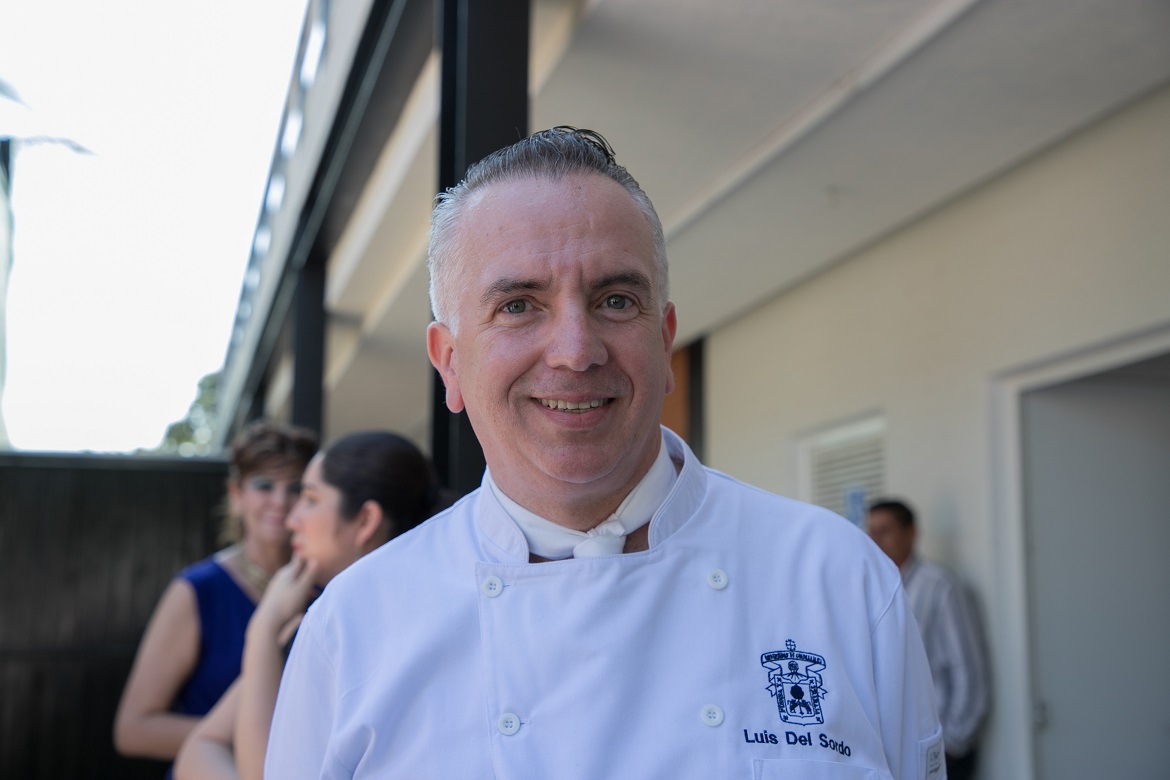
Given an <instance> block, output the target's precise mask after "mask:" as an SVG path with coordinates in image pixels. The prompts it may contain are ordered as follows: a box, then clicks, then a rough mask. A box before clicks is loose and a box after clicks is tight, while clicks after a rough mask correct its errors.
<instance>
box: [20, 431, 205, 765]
mask: <svg viewBox="0 0 1170 780" xmlns="http://www.w3.org/2000/svg"><path fill="white" fill-rule="evenodd" d="M226 474H227V467H226V464H224V463H223V462H222V461H208V460H204V461H191V460H153V459H142V458H130V457H99V456H94V457H86V456H49V455H24V454H20V455H18V454H3V455H0V777H2V778H13V779H14V780H15V779H19V780H41V779H42V778H43V779H44V780H49V779H51V778H62V779H64V778H80V777H95V778H100V777H111V778H114V777H116V778H129V779H130V780H136V779H137V778H161V777H162V774H163V771H164V766H165V765H163V764H161V763H158V762H153V761H143V760H130V759H124V758H121V757H120V756H117V755H116V754H115V752H114V748H113V743H112V736H111V733H112V728H113V716H114V710H115V709H116V707H117V703H118V698H119V697H120V696H121V692H122V686H123V684H124V683H125V680H126V675H127V673H128V672H129V670H130V664H131V662H132V660H133V657H134V652H135V650H136V649H137V646H138V641H139V639H140V638H141V636H142V631H143V629H144V628H145V626H146V622H147V620H148V619H149V617H150V613H151V611H152V610H153V609H154V605H155V603H156V602H157V600H158V597H159V595H160V594H161V593H162V591H163V588H164V587H165V586H166V584H167V582H168V581H169V580H170V579H171V577H173V576H174V574H175V573H176V572H177V571H178V570H179V569H181V568H182V567H183V566H185V565H186V564H188V563H190V562H192V561H195V560H197V559H199V558H201V557H203V556H205V555H207V554H209V553H210V552H211V551H212V550H214V549H215V548H216V537H217V535H218V532H219V525H220V521H219V517H220V506H221V502H222V500H223V495H224V480H225V478H226Z"/></svg>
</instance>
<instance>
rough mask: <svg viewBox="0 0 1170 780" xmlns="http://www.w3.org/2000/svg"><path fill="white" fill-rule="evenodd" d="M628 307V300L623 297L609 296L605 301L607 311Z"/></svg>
mask: <svg viewBox="0 0 1170 780" xmlns="http://www.w3.org/2000/svg"><path fill="white" fill-rule="evenodd" d="M629 305H630V299H629V298H627V297H626V296H624V295H610V296H608V297H607V298H606V299H605V306H606V308H609V309H624V308H626V307H627V306H629Z"/></svg>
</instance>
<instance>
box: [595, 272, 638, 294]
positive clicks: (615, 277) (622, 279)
mask: <svg viewBox="0 0 1170 780" xmlns="http://www.w3.org/2000/svg"><path fill="white" fill-rule="evenodd" d="M590 287H592V288H593V289H594V290H605V289H607V288H610V287H634V288H637V289H638V290H644V291H650V290H653V289H654V288H653V285H651V284H650V277H648V276H646V274H644V273H641V272H639V271H623V272H621V273H617V274H610V275H609V276H603V277H601V278H600V279H597V280H595V281H594V282H592V283H591V284H590Z"/></svg>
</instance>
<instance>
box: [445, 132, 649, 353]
mask: <svg viewBox="0 0 1170 780" xmlns="http://www.w3.org/2000/svg"><path fill="white" fill-rule="evenodd" d="M578 173H596V174H600V175H602V176H606V177H608V178H610V179H613V180H614V181H615V182H617V183H618V184H620V185H621V186H622V187H623V188H624V189H625V190H626V192H628V193H629V194H630V197H632V198H633V199H634V203H636V204H637V206H638V208H639V209H640V210H641V212H642V215H643V216H644V217H645V218H646V223H647V225H648V226H649V228H650V238H651V240H652V241H653V242H654V270H655V274H654V275H655V277H657V278H656V279H655V280H654V287H655V290H654V291H655V294H656V295H658V298H659V306H660V307H661V309H662V310H663V311H665V310H666V304H667V301H668V299H669V298H670V277H669V268H668V266H667V263H666V238H665V237H664V235H663V233H662V221H661V220H660V219H659V218H658V212H656V211H655V210H654V204H653V203H651V202H650V198H649V197H647V195H646V193H645V192H643V191H642V188H641V186H639V185H638V182H637V181H635V180H634V177H633V176H631V175H630V174H629V172H628V171H626V169H625V168H624V167H623V166H621V165H618V164H617V162H616V160H615V159H614V153H613V148H612V147H610V145H609V142H608V141H606V140H605V138H603V137H602V136H601V134H600V133H597V132H594V131H593V130H582V129H578V128H576V127H569V126H568V125H560V126H557V127H554V128H552V129H550V130H543V131H541V132H539V133H535V134H533V135H531V136H529V137H528V138H525V139H523V140H521V141H518V142H516V143H514V144H512V145H511V146H508V147H505V148H503V149H500V150H499V151H497V152H493V153H492V154H490V155H488V156H487V157H485V158H483V159H482V160H480V161H479V162H477V163H476V164H475V165H473V166H471V167H470V168H469V169H468V170H467V175H466V176H465V177H464V179H463V181H461V182H460V183H459V184H457V185H455V186H454V187H451V188H449V189H448V190H447V191H446V192H440V193H439V194H438V195H437V196H436V197H435V206H434V210H433V211H432V213H431V237H430V247H429V248H428V252H427V268H428V270H429V271H430V277H431V284H430V294H431V311H432V312H433V313H434V317H435V320H437V321H438V322H441V323H443V324H444V325H446V326H447V327H448V328H450V329H451V331H452V332H455V331H456V329H457V328H458V326H459V317H458V312H457V311H455V310H454V309H453V308H452V307H451V306H450V305H449V304H450V302H451V300H452V297H453V293H454V290H455V289H456V287H457V286H458V285H460V284H462V283H463V282H462V281H461V279H462V278H463V277H462V275H461V274H459V270H458V268H457V265H458V263H457V262H452V258H453V257H455V256H457V255H458V254H459V252H460V250H461V249H462V248H463V247H462V246H461V241H460V239H459V235H458V225H459V221H460V217H461V215H462V213H463V212H464V211H465V210H466V208H467V206H466V204H467V203H468V202H469V201H470V200H471V199H472V195H473V194H474V193H475V192H477V191H479V190H482V189H483V188H484V187H486V186H487V185H489V184H492V183H494V182H506V181H518V180H521V179H526V178H534V177H544V178H548V179H552V180H553V181H556V180H558V179H560V178H561V177H563V176H568V175H571V174H578Z"/></svg>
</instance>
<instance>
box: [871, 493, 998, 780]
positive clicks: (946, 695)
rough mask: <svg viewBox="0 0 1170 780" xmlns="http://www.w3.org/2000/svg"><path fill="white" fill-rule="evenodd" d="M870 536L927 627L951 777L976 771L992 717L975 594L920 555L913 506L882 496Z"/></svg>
mask: <svg viewBox="0 0 1170 780" xmlns="http://www.w3.org/2000/svg"><path fill="white" fill-rule="evenodd" d="M869 535H870V536H871V537H873V540H874V541H875V542H877V545H878V546H879V547H881V548H882V551H883V552H885V553H886V555H888V556H890V559H891V560H892V561H893V562H894V563H896V564H897V565H898V570H899V571H901V573H902V583H903V586H904V587H905V589H906V598H907V599H908V600H909V602H910V609H911V611H913V612H914V617H915V619H916V620H917V621H918V628H919V629H920V630H921V631H922V641H923V644H924V645H925V647H926V657H927V659H928V660H929V661H930V669H931V673H932V675H933V677H934V690H935V696H936V703H937V706H938V713H939V719H940V720H941V722H942V728H943V738H944V739H945V740H946V752H947V775H948V777H950V780H967V778H971V777H974V776H975V760H976V756H977V751H976V748H977V746H978V745H977V738H978V736H979V729H980V728H981V727H982V725H983V721H984V719H985V718H986V717H987V711H988V706H989V704H990V696H989V695H988V679H987V657H986V652H985V649H984V641H983V630H982V627H981V625H980V622H979V620H978V616H977V614H976V612H975V608H974V605H973V604H972V603H971V599H970V594H969V593H968V592H967V590H966V588H964V587H963V584H962V583H961V582H960V581H959V579H958V578H957V577H956V576H955V575H954V574H953V573H952V572H951V571H950V570H948V569H945V568H943V567H942V566H940V565H938V564H937V563H934V562H932V561H928V560H925V559H923V558H920V557H918V556H917V555H916V554H915V552H914V547H915V545H916V543H917V541H918V526H917V524H916V523H915V520H914V510H912V509H911V508H910V506H909V505H908V504H906V502H904V501H898V500H894V499H881V500H879V501H875V502H874V503H873V504H871V505H870V508H869Z"/></svg>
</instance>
